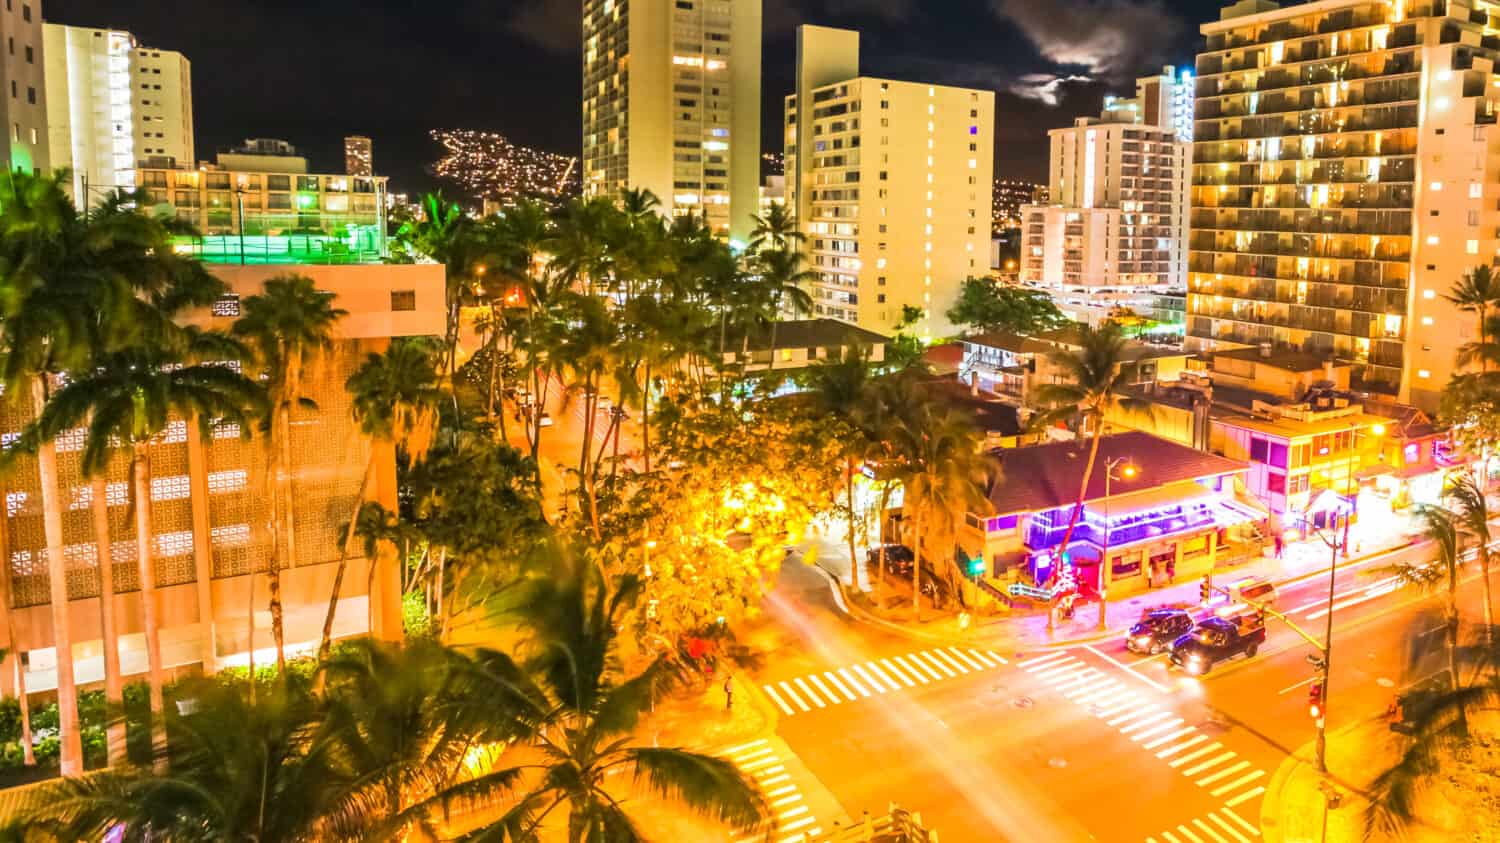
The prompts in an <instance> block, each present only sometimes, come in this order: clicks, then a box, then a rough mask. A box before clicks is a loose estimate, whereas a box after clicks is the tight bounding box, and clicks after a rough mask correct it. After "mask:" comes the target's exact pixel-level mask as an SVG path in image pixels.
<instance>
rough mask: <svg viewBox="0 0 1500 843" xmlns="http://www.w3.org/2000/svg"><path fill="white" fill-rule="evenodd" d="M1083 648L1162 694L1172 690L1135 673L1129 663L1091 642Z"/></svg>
mask: <svg viewBox="0 0 1500 843" xmlns="http://www.w3.org/2000/svg"><path fill="white" fill-rule="evenodd" d="M1084 649H1085V650H1088V651H1089V652H1090V653H1093V654H1094V655H1096V656H1098V657H1099V658H1101V659H1104V660H1105V661H1107V662H1109V663H1110V664H1112V665H1114V666H1115V667H1118V668H1119V669H1121V670H1123V671H1125V672H1126V673H1128V674H1130V675H1131V676H1134V677H1135V678H1137V679H1139V680H1141V681H1142V682H1145V683H1146V684H1147V685H1150V686H1151V687H1153V688H1155V689H1156V690H1158V691H1161V692H1162V693H1163V694H1166V693H1170V692H1171V690H1172V689H1171V688H1168V687H1167V686H1165V685H1163V684H1161V683H1160V682H1157V681H1156V680H1154V679H1151V678H1149V677H1146V676H1142V675H1140V674H1139V673H1136V672H1135V671H1134V670H1132V669H1131V668H1130V665H1128V664H1125V663H1124V662H1122V661H1120V660H1119V659H1116V658H1115V657H1113V656H1111V655H1109V654H1108V653H1106V652H1104V651H1103V650H1100V649H1098V648H1097V647H1095V646H1094V645H1092V644H1086V645H1084Z"/></svg>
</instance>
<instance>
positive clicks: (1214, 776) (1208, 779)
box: [1183, 759, 1250, 787]
mask: <svg viewBox="0 0 1500 843" xmlns="http://www.w3.org/2000/svg"><path fill="white" fill-rule="evenodd" d="M1249 766H1250V762H1249V761H1246V760H1244V759H1240V760H1239V761H1236V762H1234V763H1233V764H1230V765H1229V766H1228V767H1225V768H1224V769H1222V770H1220V771H1219V772H1217V773H1211V774H1209V775H1207V776H1204V777H1203V778H1201V779H1199V780H1198V781H1196V782H1194V784H1196V785H1198V786H1199V787H1207V786H1209V785H1211V784H1213V783H1214V782H1216V781H1218V780H1219V779H1224V778H1228V777H1230V776H1232V775H1234V774H1235V773H1238V772H1239V771H1241V770H1243V769H1245V768H1246V767H1249ZM1183 775H1184V776H1191V775H1192V773H1183Z"/></svg>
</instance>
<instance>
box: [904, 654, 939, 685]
mask: <svg viewBox="0 0 1500 843" xmlns="http://www.w3.org/2000/svg"><path fill="white" fill-rule="evenodd" d="M894 658H895V659H896V663H897V664H899V665H901V667H903V668H905V670H906V672H907V673H910V674H911V675H912V676H915V677H917V681H918V682H921V683H922V684H923V685H926V684H927V683H928V682H931V681H932V679H928V678H927V677H926V675H924V674H923V673H922V671H920V670H917V669H916V668H914V667H912V666H911V662H909V661H907V660H906V659H905V657H903V656H895V657H894ZM933 678H934V679H942V678H943V677H941V676H935V677H933Z"/></svg>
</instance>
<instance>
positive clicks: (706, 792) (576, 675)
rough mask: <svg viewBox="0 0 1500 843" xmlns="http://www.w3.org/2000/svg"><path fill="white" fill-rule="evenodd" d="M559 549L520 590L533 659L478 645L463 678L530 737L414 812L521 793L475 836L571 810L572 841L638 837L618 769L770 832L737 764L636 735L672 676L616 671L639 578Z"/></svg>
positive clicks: (690, 803) (515, 731)
mask: <svg viewBox="0 0 1500 843" xmlns="http://www.w3.org/2000/svg"><path fill="white" fill-rule="evenodd" d="M556 556H557V558H556V559H555V560H554V561H553V562H552V563H551V564H550V565H549V567H551V569H552V570H553V571H554V574H553V575H549V576H545V577H541V578H538V579H536V580H534V581H532V582H530V583H529V584H528V586H529V587H528V588H527V589H524V592H525V593H524V594H523V595H520V596H518V597H517V598H516V605H517V606H518V607H524V608H525V609H526V618H527V620H528V624H529V625H530V627H531V629H532V630H533V634H534V640H533V641H532V643H531V645H530V647H529V651H530V656H529V657H527V658H524V659H521V660H516V659H513V658H512V657H511V656H509V655H507V654H505V653H501V652H497V651H493V650H481V651H479V652H478V653H477V654H476V655H475V656H474V658H473V661H472V669H471V675H470V676H469V677H468V680H467V681H468V683H469V685H470V689H469V690H468V693H469V694H472V695H474V696H475V697H476V698H478V699H484V700H488V701H489V704H490V707H491V708H492V709H498V710H500V711H502V712H504V713H505V715H504V716H505V717H507V718H509V724H508V725H507V726H505V727H503V728H501V729H500V730H499V733H500V734H510V735H515V736H524V739H525V740H526V741H527V742H528V743H529V745H528V746H527V747H526V748H525V750H524V751H523V752H519V753H516V754H514V755H507V756H504V757H502V758H501V759H500V762H501V763H499V764H497V765H496V767H495V768H494V769H492V770H490V771H488V772H485V773H482V774H480V775H477V776H475V777H474V778H473V779H471V780H469V781H467V782H462V783H458V784H455V785H453V786H452V787H449V788H446V789H445V790H444V792H443V793H442V794H440V795H439V796H438V797H436V798H435V799H433V800H431V801H430V803H429V804H425V805H418V806H414V807H413V808H412V809H410V810H413V811H432V810H435V809H436V808H437V807H438V806H439V805H441V806H443V807H444V808H446V807H447V806H449V805H450V804H452V803H470V804H472V803H476V802H478V803H483V802H484V801H486V800H489V799H492V798H493V796H494V795H496V794H507V795H509V794H515V796H514V799H513V801H512V802H511V805H510V807H509V808H508V809H507V810H506V811H505V813H504V814H503V815H502V816H501V817H500V818H499V819H497V820H495V821H493V822H492V823H490V824H489V825H488V827H487V828H485V829H482V830H480V831H478V832H476V833H475V835H474V837H473V838H472V839H476V840H479V839H484V840H491V839H493V840H497V841H498V840H534V839H536V838H537V835H538V830H539V829H540V828H542V826H543V823H544V822H546V820H547V818H548V817H549V816H551V815H552V813H553V812H554V811H557V810H558V809H559V808H562V809H563V810H564V811H566V815H567V826H568V839H569V840H597V841H605V840H639V839H643V835H642V834H641V832H640V831H639V829H638V827H637V826H636V824H635V822H634V820H632V818H631V816H630V813H629V811H628V810H627V807H628V805H629V802H626V801H623V800H621V799H619V798H618V797H617V796H616V795H615V794H614V793H612V792H611V791H612V790H613V788H615V787H618V786H619V785H618V784H616V782H619V781H622V779H617V778H614V774H615V773H621V774H625V776H624V777H623V780H633V781H634V782H635V783H636V785H638V786H639V785H643V786H644V787H645V789H646V790H647V791H649V792H650V793H651V794H653V795H655V796H657V797H659V798H663V799H667V800H670V801H674V802H678V803H680V804H682V805H684V806H686V807H687V808H689V809H691V810H693V811H694V812H696V813H699V814H705V815H708V816H710V817H711V818H713V819H715V820H717V821H719V822H721V823H724V824H726V825H729V826H731V827H732V828H734V829H735V830H736V832H737V833H738V835H739V836H743V835H744V834H746V833H750V832H752V831H755V830H763V831H764V832H765V833H766V835H767V836H769V833H770V829H769V828H766V826H767V825H768V822H767V817H768V815H769V810H768V806H767V804H766V802H765V799H764V797H763V796H761V794H760V793H759V792H758V791H757V789H756V787H755V785H754V784H752V783H751V782H750V781H749V780H747V779H746V778H745V776H744V775H743V774H742V773H740V771H739V770H738V769H737V768H736V767H735V766H734V765H733V764H732V763H731V762H729V761H728V760H726V759H723V758H717V757H713V756H708V755H702V754H699V753H696V752H692V751H689V750H685V749H676V748H668V747H655V746H640V745H637V744H635V743H633V742H632V741H631V736H632V734H633V731H634V729H635V727H636V725H637V723H638V722H639V720H640V717H641V715H642V714H643V713H644V712H645V711H646V710H647V709H648V708H649V707H651V706H652V705H653V703H654V701H655V700H656V699H657V698H658V696H659V695H660V693H661V691H662V690H663V689H664V688H665V686H666V681H667V677H668V675H669V670H668V668H667V666H666V663H665V662H663V661H660V660H658V661H655V662H653V663H651V664H650V665H649V666H647V667H646V668H645V669H644V670H643V671H641V672H640V673H637V674H636V675H634V676H632V677H630V678H629V679H624V680H621V679H620V678H619V676H618V661H617V654H616V646H617V645H616V639H615V635H616V629H617V628H618V626H619V625H620V613H621V612H622V611H623V610H624V609H625V608H626V607H627V606H628V605H629V604H630V603H631V602H632V601H633V600H634V597H635V594H636V592H637V590H638V588H639V583H638V582H637V581H636V580H634V578H631V577H627V578H625V579H624V580H623V581H622V582H621V584H620V586H619V587H618V588H616V589H613V590H612V589H611V588H609V586H608V585H607V583H606V580H605V577H604V574H603V572H602V571H600V570H599V569H598V568H597V567H594V566H592V565H586V564H581V563H577V562H575V561H573V560H572V557H571V555H563V554H556ZM507 761H509V762H510V763H505V762H507Z"/></svg>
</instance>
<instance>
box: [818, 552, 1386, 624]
mask: <svg viewBox="0 0 1500 843" xmlns="http://www.w3.org/2000/svg"><path fill="white" fill-rule="evenodd" d="M811 541H812V542H815V543H817V544H818V550H817V553H816V555H815V559H816V561H815V563H814V564H815V565H816V566H817V567H818V568H819V569H820V570H821V571H823V572H824V573H825V574H826V575H827V576H828V577H829V579H830V581H831V582H835V583H837V585H838V588H839V590H840V592H841V596H842V597H843V598H844V603H845V604H846V605H848V607H849V613H850V614H851V615H852V616H854V617H856V618H857V619H859V620H861V621H865V622H867V623H873V624H875V625H878V626H882V627H885V628H887V629H890V630H892V631H895V632H898V633H901V634H905V635H908V636H910V637H913V638H918V639H921V640H926V641H936V642H942V643H952V642H962V643H964V644H965V645H967V646H978V647H986V648H989V649H1000V650H1007V651H1014V652H1025V651H1027V650H1035V649H1039V648H1044V647H1059V646H1075V645H1078V644H1085V643H1089V642H1092V641H1099V640H1104V639H1107V638H1112V637H1115V636H1118V635H1122V634H1123V633H1124V632H1125V631H1126V630H1128V629H1129V628H1130V626H1131V624H1133V623H1135V622H1136V621H1137V620H1139V619H1140V616H1141V612H1142V611H1143V610H1145V609H1150V608H1153V607H1156V606H1162V605H1170V604H1182V605H1196V604H1197V603H1198V602H1199V593H1198V586H1199V583H1200V580H1197V579H1193V580H1179V581H1178V582H1177V583H1175V584H1174V585H1170V586H1167V587H1166V588H1153V589H1150V590H1147V591H1144V592H1141V593H1139V594H1134V595H1131V596H1129V597H1125V598H1121V599H1118V600H1111V601H1110V602H1109V606H1108V609H1107V610H1106V613H1105V616H1106V620H1107V624H1106V626H1105V628H1104V629H1103V630H1102V631H1101V630H1100V629H1099V604H1098V603H1095V602H1090V603H1080V604H1078V606H1077V611H1076V612H1075V614H1074V617H1073V619H1072V620H1068V621H1064V620H1061V619H1059V620H1058V621H1057V624H1056V628H1055V629H1054V630H1052V631H1050V632H1049V631H1048V629H1047V613H1046V611H1045V610H1042V609H1040V608H1015V609H1007V608H1005V607H1000V609H999V614H994V615H987V616H978V615H976V616H974V617H972V618H971V625H970V628H969V629H968V630H967V631H964V630H961V629H960V628H959V623H958V617H957V615H956V613H955V614H950V613H948V612H937V611H934V610H932V609H931V608H927V607H924V609H923V621H922V622H921V623H915V622H913V620H912V618H911V606H910V586H909V585H906V583H905V582H902V583H901V584H900V588H901V589H902V591H904V593H905V594H906V595H907V599H906V600H905V601H903V603H902V605H901V606H899V607H895V608H893V609H881V608H878V607H876V605H875V601H874V593H873V591H874V588H875V585H876V584H875V583H874V582H872V581H871V579H870V578H869V577H868V576H866V574H867V573H868V569H869V567H870V566H868V565H863V564H862V565H861V570H860V583H859V585H860V589H859V591H860V593H859V594H857V595H856V594H855V593H854V592H853V588H852V585H851V581H850V576H849V551H848V548H847V546H844V545H836V544H834V543H832V542H829V541H827V540H822V539H816V538H815V539H812V540H811ZM1413 541H1415V539H1412V538H1410V537H1407V536H1404V535H1396V534H1387V535H1386V536H1384V537H1383V538H1382V540H1380V541H1379V542H1374V541H1372V542H1358V541H1356V540H1355V539H1354V538H1353V537H1351V539H1350V543H1351V544H1352V545H1354V549H1355V555H1354V557H1353V558H1352V559H1345V558H1340V560H1339V564H1340V565H1343V564H1348V563H1350V562H1359V561H1362V560H1365V559H1368V558H1370V557H1372V556H1378V555H1381V554H1384V553H1389V552H1391V551H1393V550H1398V549H1400V548H1403V547H1407V546H1410V545H1411V544H1412V543H1413ZM863 554H864V550H863V549H861V550H860V555H861V556H863ZM1328 561H1329V550H1328V547H1327V546H1326V545H1324V544H1323V543H1322V541H1321V540H1319V539H1317V538H1313V539H1310V540H1307V541H1301V542H1293V543H1291V544H1288V545H1287V547H1286V549H1285V551H1284V553H1283V555H1282V558H1280V559H1277V558H1275V557H1272V556H1259V557H1254V558H1251V559H1249V560H1248V561H1245V562H1242V563H1239V564H1235V565H1228V566H1224V567H1219V568H1215V569H1214V577H1215V584H1216V585H1223V584H1225V583H1227V582H1230V581H1233V580H1239V579H1243V578H1245V577H1251V576H1256V577H1264V578H1266V579H1269V580H1271V581H1272V582H1276V583H1279V584H1280V583H1287V582H1296V581H1300V580H1304V579H1308V578H1311V577H1314V576H1317V575H1318V574H1320V573H1327V571H1328Z"/></svg>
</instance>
